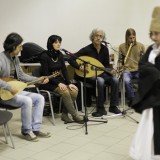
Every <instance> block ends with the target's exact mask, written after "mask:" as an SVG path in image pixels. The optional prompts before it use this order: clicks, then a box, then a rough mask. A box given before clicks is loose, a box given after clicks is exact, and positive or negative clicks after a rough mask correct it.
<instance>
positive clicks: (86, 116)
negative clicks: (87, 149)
mask: <svg viewBox="0 0 160 160" xmlns="http://www.w3.org/2000/svg"><path fill="white" fill-rule="evenodd" d="M62 51H64V52H65V53H66V54H67V55H69V56H70V57H75V58H76V59H79V60H80V61H82V62H83V66H84V70H83V73H84V85H83V86H84V108H85V114H84V117H83V118H84V125H85V134H88V127H87V122H88V121H92V122H103V123H107V122H108V121H107V120H89V119H88V115H87V105H86V66H87V65H88V64H89V65H91V66H94V67H95V68H96V69H95V70H96V89H97V69H99V70H103V71H105V70H104V69H103V68H100V67H97V66H96V65H93V64H91V63H90V62H87V61H85V60H83V59H81V58H79V57H77V56H75V55H74V54H72V53H70V52H68V51H67V50H65V49H62Z"/></svg>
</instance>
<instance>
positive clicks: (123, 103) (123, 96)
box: [103, 41, 139, 123]
mask: <svg viewBox="0 0 160 160" xmlns="http://www.w3.org/2000/svg"><path fill="white" fill-rule="evenodd" d="M103 43H105V46H107V47H109V46H108V45H107V44H110V43H108V42H105V41H103ZM110 46H111V44H110ZM109 48H110V49H112V50H113V51H114V52H115V53H116V54H117V55H118V56H119V55H120V54H121V53H120V52H118V51H117V50H116V49H114V48H113V47H112V46H111V47H109ZM122 56H124V57H125V55H123V54H122ZM128 59H130V60H131V61H133V62H135V63H138V62H137V61H135V60H133V59H132V58H130V57H128ZM123 71H124V67H123V69H122V71H121V72H122V73H123ZM121 83H122V84H121V106H122V108H123V111H122V114H121V115H122V116H123V117H128V118H130V119H132V120H133V121H134V122H136V123H139V122H138V121H137V120H135V119H134V118H132V117H131V116H129V115H127V111H129V110H131V109H132V108H128V109H125V108H126V107H125V82H124V79H123V76H122V77H121Z"/></svg>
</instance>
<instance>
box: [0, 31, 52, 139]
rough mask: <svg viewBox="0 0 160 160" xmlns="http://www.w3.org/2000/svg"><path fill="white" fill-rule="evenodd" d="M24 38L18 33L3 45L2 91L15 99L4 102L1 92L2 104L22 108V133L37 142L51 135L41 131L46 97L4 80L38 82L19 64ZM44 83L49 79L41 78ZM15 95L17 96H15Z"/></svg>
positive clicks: (10, 36)
mask: <svg viewBox="0 0 160 160" xmlns="http://www.w3.org/2000/svg"><path fill="white" fill-rule="evenodd" d="M22 41H23V39H22V37H21V36H20V35H19V34H17V33H11V34H9V35H8V36H7V37H6V39H5V41H4V44H3V47H4V51H3V52H2V53H0V57H1V58H0V78H1V79H0V91H2V90H3V91H6V92H7V91H9V92H10V93H11V94H12V95H13V97H12V98H11V99H10V98H9V99H8V100H6V99H5V100H3V98H2V92H0V93H1V94H0V96H1V103H2V104H6V105H11V106H15V107H20V108H21V119H22V128H21V133H22V135H23V136H24V137H25V139H26V140H28V141H33V142H36V141H38V137H44V138H47V137H50V133H44V132H41V131H40V128H41V124H42V116H43V108H44V97H43V96H42V95H40V94H37V93H31V92H27V91H21V92H20V93H19V91H18V86H17V85H15V86H12V85H10V84H9V83H7V82H6V81H4V80H3V78H14V79H18V80H19V81H23V82H30V81H33V80H36V79H37V78H36V77H32V76H29V75H27V74H25V73H24V72H23V71H22V69H21V67H20V63H19V59H18V56H17V55H18V54H19V52H20V51H21V50H22ZM40 80H41V81H43V82H42V83H48V81H49V80H48V78H45V77H41V78H40ZM14 95H15V96H14Z"/></svg>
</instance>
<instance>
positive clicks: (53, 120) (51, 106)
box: [48, 93, 55, 125]
mask: <svg viewBox="0 0 160 160" xmlns="http://www.w3.org/2000/svg"><path fill="white" fill-rule="evenodd" d="M48 97H49V104H50V108H51V114H52V123H53V125H55V118H54V111H53V105H52V98H51V95H50V93H48Z"/></svg>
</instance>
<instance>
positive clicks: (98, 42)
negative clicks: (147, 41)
mask: <svg viewBox="0 0 160 160" xmlns="http://www.w3.org/2000/svg"><path fill="white" fill-rule="evenodd" d="M89 38H90V40H91V42H92V43H91V44H89V45H87V46H86V47H84V48H82V49H80V50H79V51H78V52H77V53H75V54H74V55H75V56H76V57H80V56H87V57H91V59H92V58H94V59H95V60H96V61H98V62H100V63H101V64H102V65H103V67H105V68H110V69H111V67H110V61H109V50H108V48H107V47H106V46H105V45H103V44H102V41H104V40H105V39H106V36H105V32H104V31H103V30H101V29H93V30H92V32H91V34H90V37H89ZM75 56H72V57H71V58H70V61H69V63H70V64H71V66H73V67H74V68H76V69H78V70H80V71H82V72H84V65H81V64H78V63H77V61H76V58H75ZM91 64H94V65H96V64H95V62H93V59H92V60H91ZM97 66H98V65H97ZM90 71H91V70H90ZM90 71H87V72H90ZM94 72H95V71H94ZM114 72H115V71H114V70H112V69H111V70H110V73H108V72H103V73H101V74H100V75H98V76H97V78H96V76H95V74H94V75H93V76H92V77H87V78H86V82H87V83H90V84H92V85H93V86H96V80H97V90H98V97H97V111H96V112H94V113H92V116H94V117H101V116H103V115H107V111H106V110H105V107H104V101H105V92H104V91H105V84H107V85H110V86H111V97H110V107H109V112H112V113H115V114H119V113H121V111H120V110H119V109H118V108H117V106H118V103H119V96H118V92H119V81H118V79H117V78H116V77H115V76H114ZM75 79H77V80H81V81H83V80H84V77H81V76H79V75H75ZM95 88H96V87H95Z"/></svg>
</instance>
